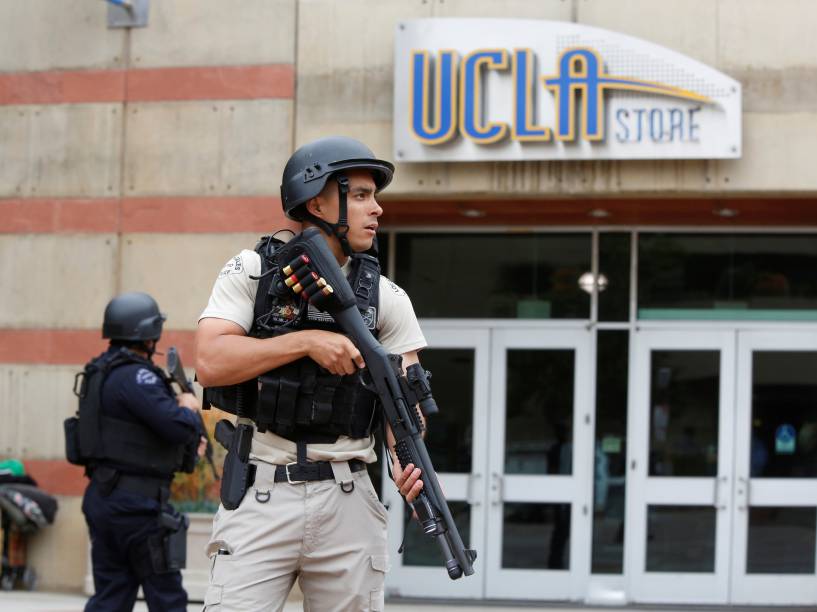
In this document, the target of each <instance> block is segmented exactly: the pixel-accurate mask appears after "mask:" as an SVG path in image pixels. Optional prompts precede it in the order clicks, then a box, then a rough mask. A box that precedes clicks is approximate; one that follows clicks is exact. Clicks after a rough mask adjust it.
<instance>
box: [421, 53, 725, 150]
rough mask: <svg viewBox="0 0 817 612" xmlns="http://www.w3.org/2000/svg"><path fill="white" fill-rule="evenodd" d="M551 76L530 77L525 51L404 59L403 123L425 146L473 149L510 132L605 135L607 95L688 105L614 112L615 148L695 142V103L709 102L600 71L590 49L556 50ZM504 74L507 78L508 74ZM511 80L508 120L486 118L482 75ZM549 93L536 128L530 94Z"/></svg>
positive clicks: (539, 137) (531, 136)
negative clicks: (550, 114)
mask: <svg viewBox="0 0 817 612" xmlns="http://www.w3.org/2000/svg"><path fill="white" fill-rule="evenodd" d="M556 66H557V72H556V74H549V75H543V76H541V78H537V76H536V56H535V54H534V53H533V51H532V50H531V49H525V48H522V49H515V50H514V51H513V52H512V53H509V52H508V51H507V50H505V49H479V50H476V51H473V52H471V53H469V54H467V55H466V56H464V57H463V58H462V59H461V60H460V59H459V58H458V56H457V53H456V52H455V51H452V50H442V51H439V52H437V53H436V54H433V55H432V53H430V52H428V51H423V50H420V51H414V52H412V54H411V75H410V96H411V100H410V104H409V108H410V118H409V122H410V125H411V133H412V135H413V136H414V137H415V138H416V139H418V140H419V141H420V142H422V143H423V144H426V145H440V144H443V143H446V142H448V141H450V140H452V139H453V138H455V137H456V135H457V134H458V133H459V134H461V135H462V136H463V137H464V138H466V139H468V140H471V141H472V142H475V143H477V144H491V143H495V142H499V141H501V140H503V139H504V138H506V137H507V136H509V135H510V137H511V139H512V140H515V141H520V142H537V141H538V142H547V141H551V140H556V141H565V142H571V141H576V140H577V139H581V140H584V141H588V142H599V141H602V140H604V139H605V138H607V137H608V135H607V126H606V125H605V121H606V113H605V100H606V97H607V96H608V95H609V94H610V93H611V92H615V91H635V92H641V93H646V94H650V95H654V96H661V97H669V98H675V99H680V100H684V101H687V102H691V103H695V107H689V106H678V107H671V108H666V107H664V106H661V107H658V106H656V107H653V108H648V107H643V108H642V107H638V108H635V107H634V108H623V109H622V108H620V109H618V110H616V112H615V116H614V117H612V119H611V120H612V121H613V135H612V136H613V137H614V138H615V139H616V140H617V141H618V142H620V143H628V142H632V143H637V142H644V141H652V142H656V143H658V142H696V141H697V139H698V130H699V127H700V126H699V124H698V123H697V121H696V118H695V113H697V112H698V111H699V110H700V108H701V106H700V105H701V104H710V103H712V101H711V100H710V99H709V98H707V97H706V96H703V95H701V94H699V93H696V92H693V91H689V90H686V89H682V88H679V87H675V86H672V85H668V84H665V83H655V82H651V81H645V80H641V79H634V78H630V77H626V76H618V75H614V74H610V73H608V72H606V70H605V66H604V62H603V59H602V57H601V55H600V54H599V52H598V51H596V50H595V49H593V48H590V47H575V48H570V49H566V50H564V51H563V52H562V53H561V54H560V55H559V57H558V60H557V63H556ZM509 69H510V75H508V71H509ZM491 71H493V72H496V73H498V74H499V75H501V76H502V78H503V79H507V77H508V76H510V78H511V87H510V88H509V91H510V92H512V95H513V111H512V114H511V116H510V117H508V118H507V119H508V121H507V122H506V121H501V120H498V119H499V118H498V117H496V116H493V115H492V116H489V112H488V111H489V109H487V108H486V106H485V105H486V100H487V99H488V95H487V94H488V92H487V90H486V88H487V85H486V83H487V75H488V73H489V72H491ZM432 75H433V76H432ZM540 95H550V96H552V100H553V108H554V115H555V120H554V122H553V125H552V126H549V125H542V124H541V121H540V120H539V119H538V118H537V116H536V115H537V112H536V109H537V108H538V107H539V105H538V104H537V96H540Z"/></svg>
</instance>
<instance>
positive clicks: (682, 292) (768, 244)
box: [638, 233, 817, 318]
mask: <svg viewBox="0 0 817 612" xmlns="http://www.w3.org/2000/svg"><path fill="white" fill-rule="evenodd" d="M638 261H639V264H638V266H639V269H638V307H639V310H641V309H676V308H683V309H710V310H726V311H731V312H733V313H734V314H735V316H736V318H739V317H738V315H739V314H740V312H741V311H743V312H744V313H745V312H746V311H751V310H781V309H783V310H799V311H805V310H817V282H816V281H815V276H814V271H815V270H817V237H815V236H814V235H806V234H788V235H786V234H777V235H775V234H700V233H699V234H671V233H664V234H649V233H643V234H640V235H639V239H638Z"/></svg>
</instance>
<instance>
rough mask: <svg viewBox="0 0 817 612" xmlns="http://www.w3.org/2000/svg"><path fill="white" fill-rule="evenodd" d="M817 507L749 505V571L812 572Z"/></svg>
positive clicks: (776, 572) (759, 572) (772, 572)
mask: <svg viewBox="0 0 817 612" xmlns="http://www.w3.org/2000/svg"><path fill="white" fill-rule="evenodd" d="M816 510H817V509H815V508H791V507H790V508H767V507H753V508H749V543H748V549H747V551H746V573H747V574H813V573H814V550H815V549H814V546H815V525H817V512H816Z"/></svg>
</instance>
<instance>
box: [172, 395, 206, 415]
mask: <svg viewBox="0 0 817 612" xmlns="http://www.w3.org/2000/svg"><path fill="white" fill-rule="evenodd" d="M176 399H177V400H178V402H179V406H183V407H184V408H188V409H190V410H192V411H193V412H199V411H200V410H201V402H200V401H199V399H198V398H197V397H196V396H195V395H193V394H192V393H179V395H177V396H176Z"/></svg>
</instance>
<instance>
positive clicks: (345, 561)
mask: <svg viewBox="0 0 817 612" xmlns="http://www.w3.org/2000/svg"><path fill="white" fill-rule="evenodd" d="M393 172H394V166H393V165H392V164H391V163H389V162H387V161H383V160H380V159H377V158H375V156H374V154H373V153H372V152H371V151H370V150H369V149H368V147H366V146H365V145H364V144H362V143H360V142H358V141H356V140H353V139H351V138H342V137H331V138H323V139H320V140H317V141H314V142H311V143H309V144H307V145H304V146H303V147H301V148H300V149H298V150H297V151H296V152H295V153H294V154H293V155H292V157H291V158H290V159H289V161H288V162H287V164H286V167H285V168H284V172H283V178H282V185H281V200H282V204H283V209H284V212H285V214H286V215H287V216H288V217H289V218H291V219H295V220H297V221H299V222H301V224H302V227H303V229H306V228H309V227H317V228H319V229H320V230H322V235H323V237H324V238H325V239H326V242H327V243H328V245H329V247H330V249H331V251H332V253H333V254H334V255H335V257H336V259H337V261H338V263H339V264H340V265H342V266H343V268H342V269H343V270H344V272H345V273H346V274H347V278H348V279H349V282H350V285H351V287H352V289H353V291H354V293H355V296H356V299H357V302H358V304H357V305H358V308H359V309H360V310H361V313H362V314H363V316H364V320H365V321H366V322H367V324H368V325H369V328H370V330H371V332H372V333H373V334H375V336H376V337H377V338H378V340H379V341H380V343H381V344H383V346H384V347H385V348H386V350H387V351H388V352H389V353H392V354H396V355H402V357H403V366H404V367H407V366H408V365H410V364H412V363H417V362H418V358H417V351H418V350H420V349H421V348H423V347H424V346H426V341H425V338H424V337H423V334H422V332H421V330H420V327H419V325H418V323H417V318H416V316H415V314H414V310H413V308H412V305H411V301H410V300H409V298H408V296H407V295H406V293H405V292H404V291H403V290H402V289H401V288H400V287H398V286H397V285H395V284H394V283H392V282H391V281H389V280H388V279H386V278H385V277H384V276H382V275H381V274H380V268H379V265H378V262H377V258H376V257H375V256H374V255H376V253H375V252H373V250H372V247H373V244H374V243H375V235H376V231H377V228H378V218H379V217H380V215H381V214H382V212H383V210H382V208H381V207H380V205H379V204H378V203H377V200H376V198H375V195H376V194H377V193H378V192H379V191H381V190H382V189H384V188H385V187H386V186H387V185H388V184H389V182H390V181H391V179H392V175H393ZM282 244H283V243H282V242H281V241H279V240H277V239H276V238H275V237H274V236H273V237H264V238H262V240H261V241H260V242H259V244H258V245H257V246H256V249H255V250H254V251H250V250H244V251H242V252H241V253H239V254H238V255H237V256H235V257H234V258H232V259H231V260H230V261H228V262H227V264H226V266H225V267H224V269H223V270H222V271H221V273H220V274H219V276H218V279H217V280H216V282H215V285H214V287H213V291H212V294H211V297H210V301H209V304H208V305H207V308H206V309H205V311H204V312H203V313H202V315H201V318H200V320H199V326H198V331H197V335H196V342H197V362H196V370H197V375H198V378H199V381H200V382H201V383H202V384H203V385H204V386H205V387H210V388H209V389H207V393H206V397H207V398H208V400H210V401H212V402H213V403H214V404H215V405H217V406H219V407H221V408H224V409H227V410H230V411H231V412H234V413H236V414H237V416H238V418H237V427H236V430H235V431H234V432H233V434H232V440H231V445H230V451H229V453H228V456H227V460H226V463H225V470H224V480H223V481H222V506H221V507H220V508H219V510H218V513H217V514H216V516H215V519H214V521H213V534H212V538H211V542H210V545H209V554H210V556H211V558H212V561H213V566H212V572H211V580H210V586H209V588H208V591H207V595H206V599H205V609H206V610H235V611H238V610H240V611H241V612H252V611H256V610H258V611H260V610H280V609H281V608H282V607H283V605H284V602H285V600H286V597H287V594H288V593H289V591H290V589H291V587H292V585H293V583H294V581H295V579H296V578H297V579H298V580H299V583H300V587H301V590H302V592H303V594H304V599H305V601H304V609H305V610H314V611H320V612H324V611H329V610H338V611H339V610H349V611H355V612H358V611H360V610H382V609H383V583H384V579H385V572H386V571H387V569H388V556H387V549H386V520H387V512H386V509H385V508H384V507H383V505H382V504H381V503H380V501H379V500H378V498H377V495H376V493H375V490H374V488H373V486H372V483H371V480H370V479H369V476H368V472H367V471H366V464H368V463H372V462H374V461H376V453H375V450H374V438H373V435H372V434H373V432H374V431H375V429H376V428H377V427H378V426H379V424H380V420H379V419H380V415H379V411H378V410H377V409H376V406H375V395H374V394H373V393H371V392H369V391H367V390H365V389H364V388H363V387H362V384H361V380H360V376H359V372H358V370H359V368H362V367H363V366H364V362H363V359H362V357H361V355H360V352H359V351H358V350H357V348H356V347H355V346H354V344H353V343H352V342H351V341H350V340H349V339H348V338H347V337H346V336H344V335H341V334H340V333H338V332H339V328H338V327H337V326H336V324H335V322H334V321H333V320H332V319H331V317H329V316H328V315H326V314H324V313H322V312H320V311H317V310H315V309H314V308H313V307H311V306H309V307H307V305H306V302H305V301H302V300H300V299H299V298H298V297H297V296H295V295H294V294H292V293H291V292H289V291H288V290H283V291H282V287H281V280H282V277H281V271H282V266H283V267H285V262H284V263H282V262H279V261H278V260H277V259H276V250H277V249H278V248H280V247H281V245H282ZM247 430H248V431H249V432H250V437H251V446H250V445H247V446H248V448H249V451H250V452H249V454H248V456H249V461H248V464H245V465H242V464H241V463H240V459H241V454H240V449H241V447H242V443H241V440H240V439H237V436H239V435H240V434H242V432H243V431H247ZM388 433H390V432H388ZM236 447H238V448H236ZM236 453H238V456H237V457H236ZM233 460H235V466H238V469H234V470H233V469H230V466H231V461H233ZM392 461H393V475H394V477H395V482H396V483H397V485H398V488H399V489H400V492H401V493H402V494H403V495H404V496H405V497H406V499H407V500H409V501H411V500H413V499H414V498H416V496H417V494H418V493H419V492H420V490H421V488H422V484H423V483H422V481H421V480H419V476H420V470H419V469H416V468H415V467H414V466H413V465H411V464H409V465H407V466H405V469H402V468H401V466H400V464H399V462H398V461H396V459H393V460H392ZM231 479H232V480H233V482H230V480H231ZM236 479H239V480H240V482H239V483H236V482H235V480H236Z"/></svg>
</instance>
